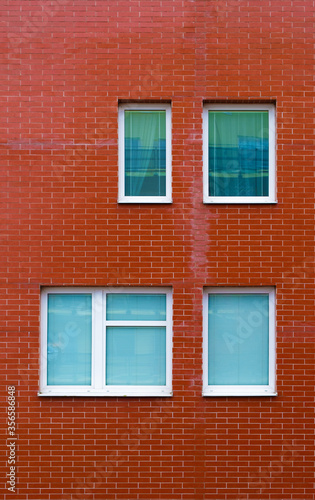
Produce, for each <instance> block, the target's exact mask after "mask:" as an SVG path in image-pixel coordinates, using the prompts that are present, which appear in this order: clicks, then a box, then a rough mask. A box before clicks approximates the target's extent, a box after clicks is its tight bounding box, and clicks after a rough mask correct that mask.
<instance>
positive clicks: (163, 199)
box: [119, 104, 172, 203]
mask: <svg viewBox="0 0 315 500" xmlns="http://www.w3.org/2000/svg"><path fill="white" fill-rule="evenodd" d="M171 201H172V199H171V107H170V105H167V104H146V105H144V104H126V105H123V106H121V107H120V108H119V202H121V203H138V202H141V203H143V202H145V203H170V202H171Z"/></svg>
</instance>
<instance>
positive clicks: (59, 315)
mask: <svg viewBox="0 0 315 500" xmlns="http://www.w3.org/2000/svg"><path fill="white" fill-rule="evenodd" d="M41 300H42V303H41V306H42V317H41V329H42V346H41V390H40V394H42V395H73V396H75V395H78V396H81V395H82V396H87V395H90V396H170V395H171V350H172V344H171V342H172V340H171V324H172V323H171V322H172V312H171V309H172V304H171V300H172V298H171V292H170V291H169V290H166V289H151V288H150V290H145V289H139V288H135V289H129V288H128V289H110V290H101V289H96V288H80V289H75V288H50V289H45V290H43V292H42V297H41Z"/></svg>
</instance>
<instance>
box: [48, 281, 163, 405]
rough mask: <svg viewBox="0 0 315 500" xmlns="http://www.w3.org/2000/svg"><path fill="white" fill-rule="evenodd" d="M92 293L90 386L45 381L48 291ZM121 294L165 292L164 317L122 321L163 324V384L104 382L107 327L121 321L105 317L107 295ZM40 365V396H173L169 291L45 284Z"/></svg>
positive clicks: (129, 324) (119, 323)
mask: <svg viewBox="0 0 315 500" xmlns="http://www.w3.org/2000/svg"><path fill="white" fill-rule="evenodd" d="M58 293H59V294H91V295H92V355H91V357H92V368H91V385H90V386H86V385H84V386H78V385H76V386H73V385H72V386H70V385H69V386H65V385H48V384H47V304H48V295H49V294H58ZM113 293H124V294H132V293H136V294H143V295H150V294H165V295H166V320H165V321H131V320H130V321H124V326H164V327H165V328H166V384H165V385H161V386H160V385H151V386H149V385H145V386H142V385H130V386H129V385H124V386H120V385H106V384H105V382H104V381H105V369H106V366H105V362H106V352H105V351H106V337H105V336H106V333H105V332H106V327H107V326H118V325H119V326H121V325H122V322H121V321H109V320H106V296H107V295H109V294H113ZM40 365H41V368H40V391H39V395H40V396H172V291H171V290H170V289H169V288H138V287H132V288H128V287H127V288H115V289H110V288H108V289H99V288H90V287H76V288H69V287H65V288H61V287H58V288H57V287H56V288H45V289H43V290H42V293H41V363H40Z"/></svg>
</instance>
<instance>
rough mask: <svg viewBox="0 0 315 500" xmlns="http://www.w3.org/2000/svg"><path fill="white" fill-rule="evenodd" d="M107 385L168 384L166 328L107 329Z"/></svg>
mask: <svg viewBox="0 0 315 500" xmlns="http://www.w3.org/2000/svg"><path fill="white" fill-rule="evenodd" d="M106 383H107V385H165V383H166V331H165V328H163V327H108V328H107V329H106Z"/></svg>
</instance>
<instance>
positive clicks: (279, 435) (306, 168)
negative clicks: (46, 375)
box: [0, 0, 315, 500]
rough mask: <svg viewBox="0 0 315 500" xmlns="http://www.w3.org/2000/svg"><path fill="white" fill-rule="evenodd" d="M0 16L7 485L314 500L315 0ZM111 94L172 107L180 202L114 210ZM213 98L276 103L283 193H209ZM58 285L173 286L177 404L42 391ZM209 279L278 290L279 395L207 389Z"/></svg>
mask: <svg viewBox="0 0 315 500" xmlns="http://www.w3.org/2000/svg"><path fill="white" fill-rule="evenodd" d="M0 9H1V22H0V33H1V46H2V53H3V55H2V65H1V72H0V82H1V95H2V98H1V101H2V110H1V115H0V123H1V197H0V206H1V217H0V223H1V232H0V247H1V271H0V272H1V275H0V276H1V278H0V279H1V297H0V300H1V315H0V326H1V353H2V354H1V359H2V363H1V364H2V368H1V374H2V375H1V381H2V382H1V401H2V405H3V407H4V408H5V407H6V405H7V402H6V394H7V393H6V391H7V386H8V385H14V386H15V387H16V403H17V412H16V418H17V435H18V444H17V451H16V453H17V485H16V493H15V494H14V493H11V492H9V491H8V490H7V487H6V485H5V482H6V476H5V475H6V474H7V472H8V463H7V454H6V453H3V454H2V457H1V467H0V470H2V474H1V484H2V486H1V488H2V493H1V495H2V498H21V499H56V500H57V499H58V500H59V499H61V498H64V499H69V500H70V499H71V500H72V499H73V500H74V499H82V500H85V499H102V500H103V499H104V500H105V499H106V500H107V499H117V500H122V499H126V500H142V499H165V500H195V499H196V500H206V499H220V500H221V499H222V500H223V499H225V500H227V499H233V500H236V499H237V500H254V499H272V500H273V499H282V500H284V499H285V500H289V499H290V500H291V499H292V500H293V499H294V500H302V499H303V500H304V499H314V498H315V494H314V448H315V447H314V340H315V320H314V298H315V297H314V274H315V273H314V269H315V258H314V236H315V230H314V215H315V213H314V192H315V185H314V182H315V181H314V134H313V127H314V118H315V115H314V96H315V92H314V22H313V19H314V12H315V9H314V1H312V0H304V1H295V2H291V1H286V0H274V1H272V2H270V1H265V0H251V1H249V0H230V1H223V0H222V1H221V0H218V1H215V0H195V1H192V0H173V1H170V0H168V1H166V0H165V1H164V0H162V1H154V0H152V1H151V0H138V1H130V0H129V1H123V0H120V1H117V0H116V1H114V0H106V1H105V0H104V1H101V0H94V1H88V0H80V1H74V0H55V1H49V0H42V1H41V2H40V1H39V0H38V1H35V0H34V1H29V0H23V1H22V0H10V1H9V0H2V2H1V4H0ZM119 100H135V101H137V100H142V101H149V100H154V101H160V100H166V101H170V102H171V103H172V126H173V130H172V147H173V162H172V168H173V203H172V204H171V205H118V204H117V194H118V152H117V138H118V136H117V119H118V102H119ZM211 100H220V101H224V102H226V101H229V100H233V101H235V102H240V101H241V102H251V101H262V102H276V107H277V192H278V195H277V199H278V203H277V204H276V205H214V206H210V205H204V204H203V202H202V109H203V102H204V101H211ZM57 285H58V286H63V285H67V286H72V285H81V286H82V285H88V286H109V285H110V286H115V285H141V286H150V285H154V286H159V285H163V286H172V287H173V297H174V323H173V333H174V351H173V389H174V395H173V397H171V398H164V399H163V398H115V397H114V398H102V397H100V398H96V397H95V398H84V397H78V398H74V397H68V398H66V397H47V398H40V397H39V396H38V395H37V392H38V384H39V312H40V287H41V286H57ZM213 285H221V286H222V285H233V286H239V285H243V286H270V285H272V286H276V288H277V388H278V396H277V397H274V398H271V397H265V398H262V397H243V398H241V397H235V398H232V397H231V398H226V397H223V398H219V397H217V398H204V397H202V395H201V387H202V291H203V287H204V286H213ZM1 420H2V423H3V432H2V439H3V443H4V445H5V444H6V438H7V435H6V432H7V420H6V414H5V412H2V417H1ZM4 449H5V448H4Z"/></svg>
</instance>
